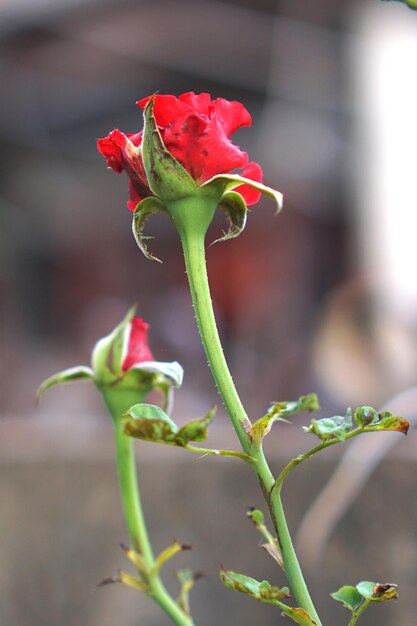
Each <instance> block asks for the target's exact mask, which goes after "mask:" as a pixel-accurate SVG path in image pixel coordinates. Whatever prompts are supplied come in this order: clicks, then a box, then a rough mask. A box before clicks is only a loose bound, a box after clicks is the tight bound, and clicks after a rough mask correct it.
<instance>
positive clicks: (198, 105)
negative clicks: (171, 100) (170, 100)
mask: <svg viewBox="0 0 417 626" xmlns="http://www.w3.org/2000/svg"><path fill="white" fill-rule="evenodd" d="M178 99H179V100H181V102H185V103H186V104H188V105H189V106H190V108H191V110H192V111H197V113H201V114H202V115H209V114H210V113H211V110H212V108H213V105H212V102H211V96H210V94H209V93H199V94H196V93H194V91H188V92H187V93H183V94H182V95H181V96H179V98H178Z"/></svg>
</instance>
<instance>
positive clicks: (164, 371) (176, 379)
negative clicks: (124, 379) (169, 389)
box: [125, 361, 184, 387]
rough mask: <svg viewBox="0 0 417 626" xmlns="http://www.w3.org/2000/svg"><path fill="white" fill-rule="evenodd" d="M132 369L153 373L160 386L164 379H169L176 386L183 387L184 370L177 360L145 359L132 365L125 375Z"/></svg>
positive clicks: (154, 379)
mask: <svg viewBox="0 0 417 626" xmlns="http://www.w3.org/2000/svg"><path fill="white" fill-rule="evenodd" d="M131 371H138V372H147V373H148V374H151V375H152V378H153V384H154V385H155V386H160V385H161V384H162V382H163V381H164V380H167V379H168V380H169V382H170V383H171V384H172V385H173V386H174V387H181V385H182V381H183V378H184V370H183V368H182V366H181V365H180V364H179V363H178V362H177V361H172V362H171V363H165V362H164V361H143V362H142V363H138V364H137V365H134V366H133V367H131V368H130V369H129V371H128V372H127V373H126V374H125V376H126V375H127V374H128V373H129V372H131Z"/></svg>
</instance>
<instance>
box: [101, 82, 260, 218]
mask: <svg viewBox="0 0 417 626" xmlns="http://www.w3.org/2000/svg"><path fill="white" fill-rule="evenodd" d="M151 98H152V96H148V97H147V98H144V99H142V100H139V101H138V103H137V104H138V105H139V106H140V107H141V108H142V109H145V107H146V106H147V104H148V103H149V101H150V100H151ZM153 98H154V115H155V120H156V124H157V126H158V129H159V132H160V134H161V137H162V140H163V143H164V145H165V147H166V149H167V150H168V151H169V152H170V153H171V154H172V156H173V157H174V158H175V159H176V160H177V161H178V162H179V163H180V164H181V165H182V166H183V167H184V168H185V170H186V171H187V172H188V173H189V174H190V176H191V177H192V179H193V180H194V181H195V182H196V183H197V184H198V185H201V184H203V183H205V182H206V181H208V180H210V179H211V178H212V177H213V176H216V175H219V174H231V173H232V172H233V171H234V170H236V169H243V172H242V176H243V177H247V178H249V179H252V180H254V181H258V182H261V181H262V170H261V167H260V166H259V165H258V164H257V163H249V158H248V155H247V153H246V152H244V151H242V150H241V149H240V148H239V147H238V146H236V145H234V144H233V143H232V142H231V140H230V137H231V135H233V133H235V132H236V131H237V130H238V129H239V128H242V127H244V126H250V125H251V122H252V119H251V116H250V114H249V112H248V111H247V110H246V109H245V107H244V106H243V104H241V103H240V102H229V101H228V100H225V99H224V98H217V99H215V100H211V97H210V95H209V94H207V93H202V94H195V93H193V92H188V93H184V94H182V95H181V96H179V97H178V98H177V97H176V96H171V95H156V96H153ZM142 140H143V131H141V132H139V133H137V134H124V133H122V132H121V131H119V130H113V131H112V132H111V133H110V134H109V135H107V137H104V138H103V139H99V140H98V142H97V148H98V150H99V152H100V153H101V154H102V155H103V156H104V157H105V158H106V160H107V166H108V167H110V168H112V169H113V170H114V171H115V172H118V173H120V172H122V171H125V172H126V173H127V175H128V178H129V201H128V203H127V206H128V208H129V209H130V210H131V211H133V210H134V209H135V207H136V206H137V204H138V203H139V202H140V201H141V200H143V199H144V198H147V197H149V196H152V195H154V194H153V193H152V191H151V190H150V187H149V184H148V179H147V175H146V171H145V167H144V164H143V160H142V149H141V148H142ZM236 191H237V192H238V193H239V194H240V195H241V196H242V197H243V198H244V200H245V201H246V204H255V203H256V202H258V200H259V198H260V195H261V192H260V191H258V190H256V189H251V188H250V187H249V186H247V185H240V186H239V187H237V189H236Z"/></svg>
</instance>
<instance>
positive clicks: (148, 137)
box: [142, 97, 197, 201]
mask: <svg viewBox="0 0 417 626" xmlns="http://www.w3.org/2000/svg"><path fill="white" fill-rule="evenodd" d="M154 102H155V97H152V98H151V99H150V100H149V102H148V104H147V105H146V107H145V111H144V121H145V124H144V130H143V140H142V159H143V165H144V168H145V172H146V177H147V181H148V185H149V187H150V189H151V191H152V192H153V193H154V194H155V195H156V196H158V197H159V198H161V200H162V201H170V200H177V199H179V198H183V197H185V196H188V195H192V194H193V193H194V192H195V190H196V189H197V184H196V182H195V181H194V180H193V178H192V177H191V176H190V174H189V173H188V172H187V170H186V169H185V168H184V167H183V166H182V165H181V163H179V162H178V161H177V160H176V159H175V158H174V157H173V156H172V154H171V153H170V152H169V151H168V150H167V149H166V147H165V145H164V142H163V141H162V137H161V134H160V132H159V130H158V125H157V123H156V120H155V115H154Z"/></svg>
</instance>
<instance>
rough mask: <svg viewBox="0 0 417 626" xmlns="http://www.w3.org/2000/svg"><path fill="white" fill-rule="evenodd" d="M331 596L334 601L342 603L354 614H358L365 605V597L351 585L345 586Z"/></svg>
mask: <svg viewBox="0 0 417 626" xmlns="http://www.w3.org/2000/svg"><path fill="white" fill-rule="evenodd" d="M330 595H331V597H332V598H333V599H334V600H337V601H338V602H341V603H342V604H343V606H344V607H346V608H347V609H349V610H350V611H352V613H356V611H357V610H358V609H359V607H360V606H361V604H362V603H363V595H362V594H361V593H360V592H359V591H358V589H357V588H356V587H352V586H351V585H345V586H344V587H341V588H340V589H339V590H338V591H335V592H334V593H331V594H330Z"/></svg>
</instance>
